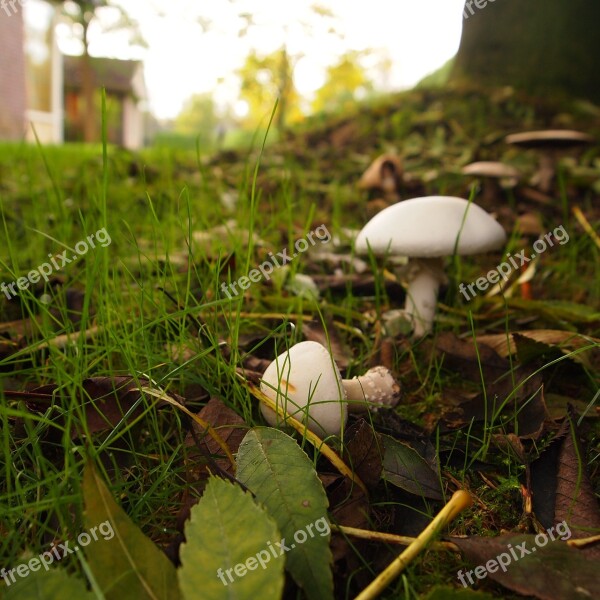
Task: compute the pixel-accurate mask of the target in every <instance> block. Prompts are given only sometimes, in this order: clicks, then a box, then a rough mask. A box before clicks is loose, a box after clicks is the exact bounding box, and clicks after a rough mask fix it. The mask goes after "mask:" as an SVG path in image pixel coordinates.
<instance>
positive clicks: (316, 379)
mask: <svg viewBox="0 0 600 600" xmlns="http://www.w3.org/2000/svg"><path fill="white" fill-rule="evenodd" d="M260 388H261V391H262V392H263V394H265V395H267V396H268V397H269V398H271V400H273V402H275V404H276V405H277V406H281V407H282V408H283V409H284V410H285V411H286V412H287V413H288V414H289V415H290V416H292V417H294V418H295V419H297V420H298V421H301V422H303V423H304V424H305V425H306V426H307V427H308V429H310V430H311V431H312V432H313V433H315V434H317V435H318V436H320V437H323V436H324V435H339V434H340V433H341V431H342V430H343V429H344V426H345V424H346V419H347V417H348V411H350V412H364V411H366V410H368V408H369V407H373V408H378V407H381V406H395V404H397V402H398V400H399V399H400V386H399V385H398V383H397V382H396V381H395V379H394V377H393V376H392V374H391V373H390V371H389V370H388V369H387V368H385V367H374V368H372V369H369V371H367V372H366V373H365V374H364V375H362V376H360V377H355V378H353V379H342V376H341V375H340V372H339V369H338V368H337V365H336V364H335V362H334V360H333V358H332V356H331V354H330V353H329V351H328V350H327V348H325V346H323V345H321V344H319V343H318V342H311V341H306V342H300V343H298V344H295V345H294V346H292V347H291V348H290V349H289V350H287V351H286V352H283V353H282V354H280V355H279V356H277V358H275V360H274V361H273V362H272V363H271V364H270V365H269V366H268V367H267V369H266V370H265V372H264V374H263V377H262V381H261V384H260ZM260 408H261V412H262V414H263V416H264V418H265V420H266V421H267V423H268V424H269V425H271V426H272V427H275V426H276V425H277V424H278V423H279V422H280V421H281V418H280V417H279V416H278V415H277V414H276V413H275V412H274V411H273V410H271V409H270V408H269V407H267V406H265V405H263V404H261V407H260Z"/></svg>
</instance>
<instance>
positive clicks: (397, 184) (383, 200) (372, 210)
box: [358, 153, 404, 218]
mask: <svg viewBox="0 0 600 600" xmlns="http://www.w3.org/2000/svg"><path fill="white" fill-rule="evenodd" d="M403 172H404V171H403V168H402V162H401V161H400V158H399V157H398V156H396V155H395V154H391V153H388V154H382V155H381V156H379V157H377V158H376V159H375V160H374V161H373V162H372V163H371V165H370V166H369V168H368V169H367V170H366V171H365V172H364V173H363V174H362V176H361V178H360V179H359V180H358V188H359V189H361V190H368V191H369V202H368V205H367V214H368V216H369V218H370V217H372V216H374V215H375V214H377V213H378V212H379V211H381V210H383V209H384V208H386V207H388V206H390V205H391V204H394V203H395V202H398V201H400V200H401V199H402V198H401V196H400V189H401V187H402V175H403Z"/></svg>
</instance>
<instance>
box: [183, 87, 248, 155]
mask: <svg viewBox="0 0 600 600" xmlns="http://www.w3.org/2000/svg"><path fill="white" fill-rule="evenodd" d="M237 126H238V124H237V123H236V122H235V119H234V117H233V116H232V114H231V108H229V107H226V108H219V107H218V106H217V105H216V103H215V101H214V98H213V96H212V94H210V93H205V94H195V95H193V96H191V97H190V98H188V100H187V101H186V102H185V103H184V105H183V108H182V109H181V112H180V113H179V115H177V118H176V119H175V123H174V130H175V132H176V133H177V134H181V135H183V136H188V137H190V138H194V140H195V139H197V138H199V140H200V147H201V148H203V149H205V150H213V149H215V148H216V147H219V146H221V145H222V143H223V141H224V138H225V134H226V133H227V131H230V130H232V129H234V128H235V127H237Z"/></svg>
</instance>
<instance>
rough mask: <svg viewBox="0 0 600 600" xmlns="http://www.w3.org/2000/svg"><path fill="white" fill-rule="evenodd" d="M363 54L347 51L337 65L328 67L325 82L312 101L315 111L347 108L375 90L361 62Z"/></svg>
mask: <svg viewBox="0 0 600 600" xmlns="http://www.w3.org/2000/svg"><path fill="white" fill-rule="evenodd" d="M362 54H363V53H362V52H356V51H350V52H346V53H345V54H343V55H342V56H340V59H339V60H338V62H337V63H336V64H335V65H332V66H330V67H328V68H327V71H326V75H325V83H324V84H323V86H322V87H321V88H320V89H319V90H318V91H317V93H316V94H315V99H314V100H313V103H312V109H313V111H314V112H319V111H334V110H339V111H343V110H346V109H347V108H349V107H350V106H352V105H353V104H354V103H355V102H356V100H358V99H359V96H361V95H363V96H364V95H366V94H367V93H368V92H370V91H372V90H373V84H372V82H371V81H370V80H369V78H368V76H367V74H366V72H365V69H364V68H363V67H362V65H361V64H360V62H359V59H360V57H361V55H362Z"/></svg>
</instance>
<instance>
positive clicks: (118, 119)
mask: <svg viewBox="0 0 600 600" xmlns="http://www.w3.org/2000/svg"><path fill="white" fill-rule="evenodd" d="M63 65H64V68H63V80H64V86H63V91H64V115H65V119H64V139H65V141H82V140H83V129H84V128H83V120H84V119H85V117H86V113H85V102H84V99H83V59H82V58H81V57H80V56H64V57H63ZM90 66H91V75H92V81H93V85H94V88H95V90H96V98H95V104H96V114H98V115H100V108H101V102H100V89H101V88H105V90H106V125H107V139H108V141H109V142H111V143H113V144H119V145H121V146H124V147H126V148H130V149H136V148H141V147H142V145H143V143H144V114H143V112H142V110H141V107H142V106H143V105H144V103H145V101H146V87H145V84H144V75H143V65H142V63H141V62H140V61H136V60H117V59H113V58H95V57H92V58H91V59H90ZM98 121H100V118H98Z"/></svg>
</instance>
